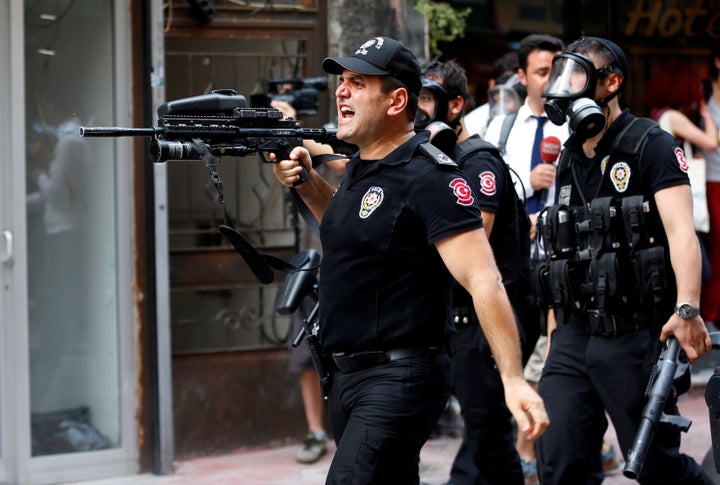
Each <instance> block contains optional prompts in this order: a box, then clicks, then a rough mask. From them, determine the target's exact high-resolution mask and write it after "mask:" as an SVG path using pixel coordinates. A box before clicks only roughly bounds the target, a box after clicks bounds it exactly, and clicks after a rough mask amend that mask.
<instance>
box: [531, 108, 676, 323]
mask: <svg viewBox="0 0 720 485" xmlns="http://www.w3.org/2000/svg"><path fill="white" fill-rule="evenodd" d="M655 126H657V125H656V123H655V122H653V121H652V120H648V119H646V118H636V119H633V120H632V121H631V122H630V123H629V125H628V126H627V127H626V128H625V129H624V130H623V131H622V132H621V133H620V134H618V136H617V138H616V139H615V142H614V144H613V146H612V148H611V150H610V154H609V157H608V158H606V159H605V160H604V161H603V164H604V166H603V167H602V179H601V182H600V185H599V187H598V190H597V194H586V195H585V198H586V199H587V202H586V203H585V202H584V201H583V197H581V196H580V191H581V190H582V188H581V187H580V188H579V187H578V186H577V183H576V179H577V175H576V174H574V173H573V160H572V154H569V153H563V156H561V160H560V163H559V165H558V179H557V180H558V184H557V187H558V202H559V203H558V204H556V205H553V206H551V207H549V208H547V209H546V210H545V211H543V212H542V213H541V214H540V217H539V218H538V236H539V237H540V238H541V240H542V244H543V245H544V248H545V251H546V254H547V256H548V259H547V261H546V262H545V263H544V264H542V265H541V266H540V267H539V268H538V273H537V276H538V284H539V286H540V289H541V297H542V299H543V303H545V304H546V305H548V306H551V307H553V308H554V309H555V316H556V319H557V322H558V325H564V324H573V325H577V326H579V327H581V328H583V329H585V330H586V331H587V332H588V333H589V334H591V335H620V334H622V333H625V332H628V331H633V330H638V329H641V328H649V327H655V326H660V325H662V324H663V323H664V322H665V321H666V320H667V318H668V316H669V315H670V313H671V312H672V308H673V305H674V301H675V300H674V299H673V298H669V297H668V295H672V293H674V288H675V279H674V276H673V274H672V269H671V266H670V262H669V250H668V246H667V239H666V236H665V233H664V231H663V228H662V224H661V223H660V218H659V214H658V212H657V209H656V208H655V206H654V203H653V201H652V197H651V196H648V195H647V194H644V193H643V191H644V185H643V183H642V172H641V160H642V152H643V148H644V145H645V142H646V138H647V135H648V132H649V131H650V130H651V129H652V128H653V127H655ZM579 183H582V181H580V182H579Z"/></svg>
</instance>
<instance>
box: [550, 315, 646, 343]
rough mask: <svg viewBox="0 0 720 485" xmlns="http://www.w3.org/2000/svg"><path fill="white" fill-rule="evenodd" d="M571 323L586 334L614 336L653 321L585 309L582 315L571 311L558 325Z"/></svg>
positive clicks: (643, 327) (634, 329) (643, 326)
mask: <svg viewBox="0 0 720 485" xmlns="http://www.w3.org/2000/svg"><path fill="white" fill-rule="evenodd" d="M561 325H572V326H573V327H576V328H579V329H581V330H583V331H584V332H585V333H587V334H588V335H593V336H597V335H600V336H606V337H616V336H620V335H624V334H626V333H630V332H635V331H637V330H643V329H646V328H652V327H654V326H655V324H654V323H652V322H649V321H648V320H647V319H643V318H624V317H619V316H601V315H599V314H598V313H597V312H593V311H586V312H585V314H584V315H582V316H581V315H580V314H578V313H571V314H570V315H568V317H567V318H565V321H563V322H558V326H561Z"/></svg>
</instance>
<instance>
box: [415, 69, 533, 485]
mask: <svg viewBox="0 0 720 485" xmlns="http://www.w3.org/2000/svg"><path fill="white" fill-rule="evenodd" d="M466 91H467V76H466V74H465V70H464V69H463V68H462V67H461V66H460V65H459V64H457V63H456V62H455V61H448V62H438V61H433V62H431V63H429V64H428V65H426V66H425V67H424V68H423V81H422V90H421V91H420V96H419V99H418V111H417V114H416V117H415V129H416V130H422V129H429V131H430V132H431V134H432V138H431V141H432V142H433V144H435V145H436V146H438V147H442V148H441V149H442V150H444V151H445V152H446V153H447V154H448V155H450V156H451V157H452V158H453V160H455V161H456V162H457V164H458V165H459V166H460V168H461V169H462V170H463V172H464V173H465V175H466V176H467V178H468V180H469V181H470V182H471V183H472V182H475V187H474V188H473V193H474V194H476V195H477V199H478V202H479V206H480V210H481V212H482V218H483V227H484V228H485V231H486V233H487V235H488V239H489V241H490V246H491V247H492V250H493V254H494V256H495V260H496V262H497V265H498V269H499V270H500V273H501V275H502V279H503V284H504V286H505V289H506V291H507V293H508V297H509V298H510V302H511V304H512V306H513V309H514V310H515V313H516V314H517V316H518V318H517V319H518V322H519V323H520V322H521V320H522V301H519V300H520V299H519V296H520V295H522V294H525V293H526V292H527V291H528V288H529V287H530V283H529V278H530V236H529V228H530V226H529V224H530V222H529V219H528V216H527V213H526V212H525V208H524V206H523V204H522V201H521V200H520V198H519V197H518V195H517V193H516V192H515V188H514V186H513V183H512V180H511V177H510V171H509V170H508V168H507V166H506V164H505V162H504V161H503V159H502V157H501V155H500V152H499V151H498V149H497V148H496V147H495V146H493V145H491V144H490V143H487V142H485V141H484V140H482V139H481V138H480V137H479V136H478V135H472V136H470V134H469V133H468V130H467V129H466V128H465V124H464V122H463V116H462V115H463V111H464V107H465V99H467V94H466ZM455 139H457V144H456V143H455ZM523 278H525V279H523ZM523 283H524V284H523ZM452 306H453V323H454V325H455V327H456V329H457V332H458V333H457V335H456V338H455V339H454V340H455V354H454V355H453V381H454V383H453V394H454V395H455V397H456V398H457V399H458V402H459V404H460V408H461V413H462V417H463V422H464V432H463V442H462V444H461V447H460V449H459V450H458V454H457V456H456V458H455V461H454V463H453V467H452V470H451V475H450V481H449V483H453V484H458V485H471V484H478V483H483V484H496V485H523V483H524V479H523V473H522V468H521V466H520V457H519V456H518V454H517V451H516V450H515V438H514V435H513V427H512V421H511V415H510V412H509V411H508V408H507V406H506V405H505V396H504V390H503V385H502V380H501V379H500V374H499V373H498V371H497V368H496V366H495V362H494V360H493V356H492V352H491V351H490V346H489V344H488V342H487V339H486V338H485V335H484V334H483V332H482V330H481V328H480V326H479V321H478V319H477V316H476V314H475V311H474V310H473V307H472V300H471V298H470V295H469V294H468V292H467V291H465V290H464V289H463V288H462V287H461V286H460V285H458V284H455V285H454V286H453V305H452ZM519 333H520V335H521V336H522V335H523V334H524V331H523V329H522V326H520V328H519ZM533 346H534V342H532V343H530V344H529V345H523V358H524V360H523V363H524V362H525V361H526V360H527V356H529V354H530V352H531V351H532V347H533Z"/></svg>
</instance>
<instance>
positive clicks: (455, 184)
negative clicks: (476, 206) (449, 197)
mask: <svg viewBox="0 0 720 485" xmlns="http://www.w3.org/2000/svg"><path fill="white" fill-rule="evenodd" d="M449 186H450V188H451V189H452V190H453V194H454V195H455V197H457V203H458V204H460V205H472V203H473V202H475V199H474V198H473V194H472V190H471V189H470V185H468V183H467V180H465V179H463V178H460V177H456V178H454V179H452V181H451V182H450V184H449Z"/></svg>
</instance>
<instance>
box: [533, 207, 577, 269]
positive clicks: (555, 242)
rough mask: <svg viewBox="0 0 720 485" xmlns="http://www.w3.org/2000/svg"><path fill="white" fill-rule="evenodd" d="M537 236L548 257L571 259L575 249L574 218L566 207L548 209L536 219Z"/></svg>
mask: <svg viewBox="0 0 720 485" xmlns="http://www.w3.org/2000/svg"><path fill="white" fill-rule="evenodd" d="M537 224H538V230H537V234H538V236H539V237H540V238H541V239H542V244H543V248H545V252H546V253H547V255H548V257H550V256H556V257H558V258H568V257H571V256H572V255H573V254H574V253H575V250H576V248H577V233H576V232H575V217H574V215H573V212H572V210H570V208H569V207H568V206H566V205H554V206H551V207H548V208H547V209H546V210H545V211H543V213H542V214H541V216H540V217H538V222H537Z"/></svg>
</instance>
